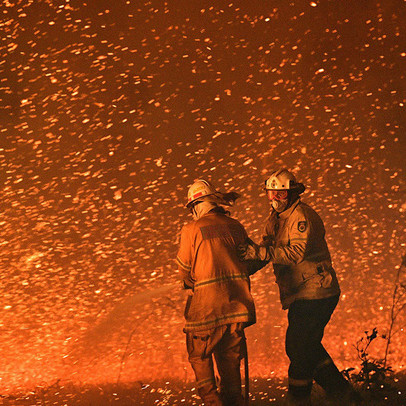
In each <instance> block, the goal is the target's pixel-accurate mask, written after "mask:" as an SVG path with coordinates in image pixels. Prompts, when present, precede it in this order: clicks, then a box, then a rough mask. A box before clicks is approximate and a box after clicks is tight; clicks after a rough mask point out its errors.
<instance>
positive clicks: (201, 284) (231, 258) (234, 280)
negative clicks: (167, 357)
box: [176, 180, 255, 406]
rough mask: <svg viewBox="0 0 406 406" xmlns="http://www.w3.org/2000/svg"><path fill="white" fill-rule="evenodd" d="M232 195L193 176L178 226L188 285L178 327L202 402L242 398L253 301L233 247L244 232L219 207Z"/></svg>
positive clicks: (231, 405)
mask: <svg viewBox="0 0 406 406" xmlns="http://www.w3.org/2000/svg"><path fill="white" fill-rule="evenodd" d="M237 197H238V194H236V193H220V192H217V191H216V190H215V188H214V187H213V185H212V184H211V183H209V182H208V181H206V180H198V181H196V182H195V183H194V184H193V185H192V186H191V187H190V188H189V191H188V203H187V208H188V209H189V210H190V212H191V213H192V215H193V221H192V222H190V223H188V224H186V225H185V226H184V227H183V228H182V231H181V238H180V247H179V252H178V255H177V258H176V260H177V264H178V266H179V269H180V271H181V275H182V281H183V285H184V288H185V289H189V291H190V295H189V297H188V301H187V303H186V308H185V319H186V324H185V328H184V331H185V333H186V344H187V351H188V354H189V362H190V363H191V365H192V368H193V370H194V372H195V376H196V381H197V389H198V393H199V395H200V397H201V398H202V400H203V401H204V404H205V405H207V406H208V405H211V406H226V405H227V406H240V405H241V406H242V405H243V404H244V399H243V397H242V394H241V374H240V362H241V359H242V358H243V357H244V356H245V355H246V341H245V334H244V328H245V327H247V326H249V325H251V324H254V323H255V307H254V301H253V299H252V296H251V293H250V280H249V269H248V267H247V265H246V264H245V263H244V262H241V261H240V260H239V258H238V252H237V247H238V246H239V245H240V244H243V243H244V241H245V240H246V239H247V233H246V231H245V229H244V227H243V226H242V225H241V224H240V223H239V222H238V221H237V220H235V219H233V218H231V217H230V215H229V212H228V211H226V210H225V209H224V207H223V206H224V205H231V204H232V203H233V202H234V200H235V199H236V198H237ZM213 358H214V359H215V362H216V365H217V370H218V372H219V375H220V388H219V389H220V391H218V389H217V386H216V380H215V374H214V367H213Z"/></svg>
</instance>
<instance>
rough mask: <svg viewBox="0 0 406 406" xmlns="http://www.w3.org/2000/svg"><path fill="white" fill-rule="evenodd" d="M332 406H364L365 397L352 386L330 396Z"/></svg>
mask: <svg viewBox="0 0 406 406" xmlns="http://www.w3.org/2000/svg"><path fill="white" fill-rule="evenodd" d="M329 400H330V403H329V404H330V406H362V405H363V404H364V403H363V398H362V396H361V394H360V393H359V392H358V391H356V390H355V389H354V388H352V387H350V388H349V389H348V390H346V391H344V392H342V393H335V394H334V395H330V396H329Z"/></svg>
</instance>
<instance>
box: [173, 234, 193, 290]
mask: <svg viewBox="0 0 406 406" xmlns="http://www.w3.org/2000/svg"><path fill="white" fill-rule="evenodd" d="M176 263H177V264H178V267H179V271H180V274H181V282H182V287H183V289H192V290H193V289H194V285H195V281H194V278H193V277H192V273H191V271H192V244H191V241H190V238H188V233H187V231H186V229H185V228H183V229H182V232H181V236H180V247H179V252H178V255H177V256H176Z"/></svg>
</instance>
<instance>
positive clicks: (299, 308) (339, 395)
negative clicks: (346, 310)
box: [241, 169, 358, 406]
mask: <svg viewBox="0 0 406 406" xmlns="http://www.w3.org/2000/svg"><path fill="white" fill-rule="evenodd" d="M304 191H305V186H304V185H303V184H302V183H299V182H297V181H296V178H295V176H294V175H293V174H292V173H291V172H289V171H288V170H286V169H281V170H278V171H275V172H273V173H272V174H271V175H270V177H269V178H268V179H267V180H266V182H265V192H266V195H267V198H268V199H269V201H270V204H271V213H270V215H269V217H268V219H267V223H266V226H265V235H264V236H263V240H262V243H261V244H260V245H259V246H258V245H256V244H254V243H252V241H248V244H246V245H245V246H244V247H241V258H243V259H254V258H256V259H260V260H262V261H263V262H262V263H261V265H260V266H259V267H258V268H260V267H261V266H264V265H265V264H267V263H268V262H272V264H273V269H274V273H275V276H276V283H277V284H278V287H279V293H280V300H281V303H282V307H283V309H288V321H289V325H288V329H287V332H286V343H285V344H286V353H287V355H288V357H289V360H290V366H289V371H288V374H289V389H288V397H287V404H288V405H306V406H307V405H310V404H311V401H310V393H311V389H312V384H313V380H315V381H316V382H317V383H318V384H319V385H320V386H321V387H322V388H324V389H325V391H326V392H327V394H328V395H329V396H330V397H331V398H332V399H333V401H337V402H338V403H337V404H339V405H353V404H358V403H356V402H357V401H358V399H357V395H356V394H355V392H354V391H353V390H352V388H351V386H350V384H349V382H348V381H347V380H346V379H345V378H344V377H343V375H342V374H341V373H340V372H339V370H338V369H337V367H336V366H335V364H334V362H333V360H332V359H331V357H330V355H329V354H328V353H327V351H326V350H325V348H324V347H323V345H322V343H321V340H322V337H323V333H324V328H325V326H326V325H327V323H328V321H329V320H330V317H331V315H332V313H333V311H334V309H335V307H336V306H337V303H338V300H339V295H340V288H339V284H338V281H337V277H336V273H335V271H334V269H333V267H332V263H331V257H330V253H329V250H328V247H327V243H326V240H325V229H324V225H323V221H322V220H321V218H320V217H319V215H318V214H317V213H316V212H315V211H314V210H313V209H312V208H311V207H310V206H308V205H307V204H306V203H304V202H302V201H301V199H300V195H301V194H302V193H303V192H304Z"/></svg>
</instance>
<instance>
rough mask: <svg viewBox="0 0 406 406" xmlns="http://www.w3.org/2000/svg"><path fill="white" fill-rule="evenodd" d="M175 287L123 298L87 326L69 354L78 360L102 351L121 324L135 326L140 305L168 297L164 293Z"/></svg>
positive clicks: (158, 302)
mask: <svg viewBox="0 0 406 406" xmlns="http://www.w3.org/2000/svg"><path fill="white" fill-rule="evenodd" d="M175 288H176V289H179V284H178V283H173V284H169V285H164V286H161V287H158V288H155V289H150V290H148V291H145V292H142V293H137V294H136V295H133V296H129V297H127V298H125V299H124V300H123V301H121V302H120V303H118V304H117V305H116V306H115V307H114V308H113V309H112V310H111V311H110V312H109V313H108V314H107V315H106V316H105V317H103V318H101V320H100V321H99V322H97V323H96V324H95V325H93V326H89V328H88V329H87V330H86V331H85V332H84V334H83V336H82V338H80V339H78V340H77V342H76V343H75V344H74V346H73V348H72V351H71V353H70V356H71V357H73V358H74V359H77V360H80V359H82V358H89V356H95V355H97V354H98V353H100V351H102V348H101V347H105V346H108V342H109V341H111V340H112V339H113V338H114V336H115V335H116V334H120V332H121V334H122V329H123V326H126V325H129V324H130V325H131V326H132V327H131V328H132V329H133V328H136V323H137V322H136V320H135V317H134V314H135V313H136V312H137V310H138V309H139V308H140V307H141V306H144V305H145V304H147V303H149V302H151V301H152V300H153V299H156V298H166V299H169V297H168V296H166V295H167V294H168V293H169V292H171V291H172V290H174V289H175ZM160 305H161V303H160V301H157V302H155V306H160Z"/></svg>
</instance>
